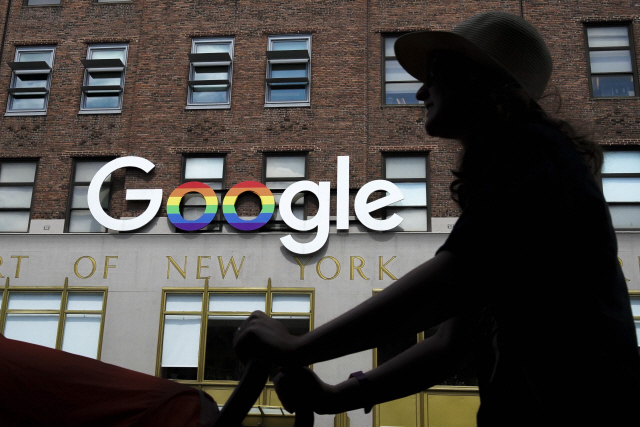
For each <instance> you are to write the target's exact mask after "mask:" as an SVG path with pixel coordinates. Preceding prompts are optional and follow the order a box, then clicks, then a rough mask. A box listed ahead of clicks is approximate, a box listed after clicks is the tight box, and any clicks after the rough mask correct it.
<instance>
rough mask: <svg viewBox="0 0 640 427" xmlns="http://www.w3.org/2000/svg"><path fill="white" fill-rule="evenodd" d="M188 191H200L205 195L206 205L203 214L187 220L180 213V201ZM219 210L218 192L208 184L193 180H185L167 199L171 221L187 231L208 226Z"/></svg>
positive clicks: (168, 214)
mask: <svg viewBox="0 0 640 427" xmlns="http://www.w3.org/2000/svg"><path fill="white" fill-rule="evenodd" d="M187 193H200V194H201V195H202V197H204V201H205V203H206V206H205V208H204V213H203V214H202V216H201V217H200V218H198V219H196V220H193V221H187V220H186V219H184V218H183V217H182V215H180V201H181V200H182V198H183V197H184V195H185V194H187ZM217 210H218V198H217V197H216V193H215V192H214V191H213V190H212V189H211V187H209V186H208V185H207V184H203V183H201V182H197V181H192V182H185V183H184V184H182V185H181V186H179V187H178V188H176V189H175V190H173V192H172V193H171V194H170V195H169V200H167V216H168V217H169V221H171V222H172V223H173V225H175V226H176V227H177V228H179V229H181V230H186V231H194V230H200V229H201V228H203V227H206V226H207V225H208V224H209V223H210V222H211V221H213V218H214V217H215V216H216V211H217Z"/></svg>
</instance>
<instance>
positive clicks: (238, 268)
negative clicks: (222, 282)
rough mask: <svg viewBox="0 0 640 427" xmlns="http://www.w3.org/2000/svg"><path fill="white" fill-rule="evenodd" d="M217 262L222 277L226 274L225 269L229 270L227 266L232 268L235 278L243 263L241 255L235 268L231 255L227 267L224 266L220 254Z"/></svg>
mask: <svg viewBox="0 0 640 427" xmlns="http://www.w3.org/2000/svg"><path fill="white" fill-rule="evenodd" d="M218 264H220V273H222V278H223V279H224V276H226V275H227V271H229V266H231V267H232V268H233V274H235V275H236V279H237V278H238V275H239V274H240V270H242V264H244V257H242V261H240V267H237V268H236V262H235V261H234V260H233V257H231V261H229V264H227V268H225V267H224V263H223V262H222V257H221V256H219V257H218Z"/></svg>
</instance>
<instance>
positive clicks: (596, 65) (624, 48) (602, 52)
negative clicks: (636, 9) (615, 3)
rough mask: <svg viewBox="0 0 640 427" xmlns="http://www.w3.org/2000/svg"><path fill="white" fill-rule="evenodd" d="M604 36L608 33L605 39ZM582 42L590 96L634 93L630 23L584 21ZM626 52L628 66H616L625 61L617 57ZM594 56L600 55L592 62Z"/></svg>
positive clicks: (634, 65)
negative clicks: (614, 23) (591, 22)
mask: <svg viewBox="0 0 640 427" xmlns="http://www.w3.org/2000/svg"><path fill="white" fill-rule="evenodd" d="M622 30H624V33H625V34H624V36H622ZM616 31H620V34H616ZM607 32H608V34H607ZM607 37H609V39H608V40H607ZM621 37H624V38H625V39H626V41H624V43H623V42H622V41H621V40H620V39H621ZM585 45H586V47H587V64H588V71H589V90H590V93H591V96H593V97H595V98H600V97H633V96H636V85H637V70H636V64H635V53H634V47H633V34H632V28H631V25H629V24H625V23H622V24H616V25H612V24H601V25H586V26H585ZM616 52H617V53H618V54H617V58H616V55H615V54H616ZM625 53H626V54H627V55H628V56H629V64H628V65H629V68H630V69H628V70H625V69H623V70H619V69H618V70H617V69H616V68H617V67H624V66H625V64H624V63H626V61H625V60H624V59H623V60H622V62H621V61H620V58H621V55H623V56H624V54H625ZM607 54H609V55H607ZM593 58H599V59H598V61H597V62H594V61H593Z"/></svg>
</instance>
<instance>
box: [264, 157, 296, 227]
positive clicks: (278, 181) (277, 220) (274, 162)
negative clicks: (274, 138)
mask: <svg viewBox="0 0 640 427" xmlns="http://www.w3.org/2000/svg"><path fill="white" fill-rule="evenodd" d="M263 170H264V185H266V186H267V188H269V190H271V192H272V193H273V197H274V199H275V202H276V206H275V209H274V211H273V216H272V217H271V220H270V221H269V222H268V223H267V224H266V225H265V229H271V230H277V229H286V228H288V227H287V225H286V224H285V223H284V221H283V220H282V216H281V215H280V209H279V208H278V206H279V204H280V197H281V196H282V193H283V192H284V190H286V188H287V187H288V186H290V185H291V184H293V183H294V182H296V181H302V180H305V179H307V156H306V154H300V153H297V154H293V153H292V154H283V153H278V154H266V155H265V158H264V167H263ZM304 197H305V196H304V193H299V194H297V195H296V197H295V199H294V200H293V206H292V207H291V211H292V212H293V214H294V215H295V216H296V218H299V219H305V216H306V215H305V200H304Z"/></svg>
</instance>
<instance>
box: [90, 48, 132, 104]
mask: <svg viewBox="0 0 640 427" xmlns="http://www.w3.org/2000/svg"><path fill="white" fill-rule="evenodd" d="M128 50H129V46H128V45H127V44H104V45H90V46H89V47H88V49H87V59H86V60H84V61H82V62H83V65H84V66H85V71H84V78H83V82H84V84H83V86H82V99H81V102H80V112H81V113H82V114H90V113H119V112H121V110H122V97H123V94H124V85H125V71H126V66H127V56H128Z"/></svg>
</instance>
